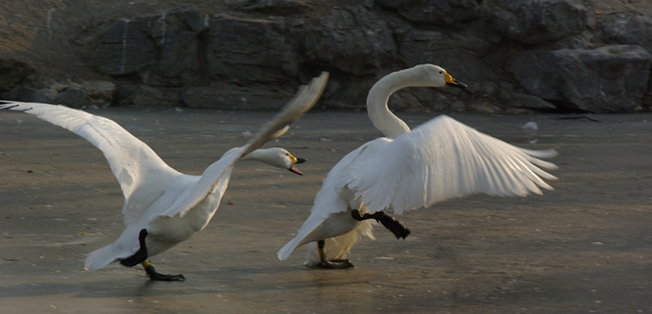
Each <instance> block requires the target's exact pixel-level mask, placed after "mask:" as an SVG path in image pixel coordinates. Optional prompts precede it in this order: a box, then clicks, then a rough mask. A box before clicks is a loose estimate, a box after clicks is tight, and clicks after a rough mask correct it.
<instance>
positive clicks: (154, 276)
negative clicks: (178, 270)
mask: <svg viewBox="0 0 652 314" xmlns="http://www.w3.org/2000/svg"><path fill="white" fill-rule="evenodd" d="M143 266H145V265H143ZM145 271H146V272H147V275H149V279H150V280H155V281H185V280H186V277H184V276H183V275H181V274H179V275H164V274H160V273H157V272H156V269H155V268H154V266H152V265H149V263H148V265H147V266H145Z"/></svg>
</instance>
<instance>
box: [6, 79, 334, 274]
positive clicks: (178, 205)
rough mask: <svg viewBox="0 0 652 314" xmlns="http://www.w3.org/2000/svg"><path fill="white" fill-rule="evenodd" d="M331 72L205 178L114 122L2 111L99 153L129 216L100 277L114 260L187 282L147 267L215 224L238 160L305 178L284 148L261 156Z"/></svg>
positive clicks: (41, 111) (66, 111) (41, 109)
mask: <svg viewBox="0 0 652 314" xmlns="http://www.w3.org/2000/svg"><path fill="white" fill-rule="evenodd" d="M327 81H328V73H325V72H324V73H322V75H321V76H319V77H318V78H315V79H313V80H312V81H311V83H310V84H309V85H308V86H302V87H300V89H299V91H298V92H297V95H296V96H295V97H294V98H293V99H292V100H290V102H289V103H288V104H287V105H286V106H285V107H284V108H283V109H282V110H281V112H279V113H278V114H277V115H276V116H275V117H274V118H273V119H272V120H271V121H269V122H268V123H267V124H265V125H264V126H263V127H262V128H261V131H260V132H259V133H258V134H257V135H256V136H255V137H254V138H253V139H252V140H251V141H250V142H249V143H248V144H247V145H245V146H242V147H236V148H232V149H230V150H229V151H227V152H226V153H224V155H222V157H221V158H220V159H219V160H218V161H216V162H215V163H213V164H211V165H210V166H208V168H206V170H204V173H203V174H202V175H201V176H194V175H187V174H183V173H180V172H178V171H176V170H174V169H172V168H171V167H170V166H168V165H167V164H166V163H165V162H163V160H162V159H161V158H160V157H159V156H158V155H156V153H154V151H153V150H152V149H151V148H150V147H149V146H147V144H145V143H143V142H142V141H140V140H139V139H137V138H136V137H134V136H133V135H131V134H130V133H129V132H127V131H126V130H125V129H123V128H122V127H121V126H119V125H118V124H117V123H115V122H114V121H112V120H109V119H106V118H103V117H99V116H95V115H92V114H90V113H87V112H84V111H81V110H76V109H70V108H67V107H64V106H55V105H49V104H39V103H21V102H11V101H1V102H0V109H9V110H18V111H23V112H25V113H28V114H32V115H35V116H37V117H38V118H41V119H43V120H46V121H48V122H50V123H53V124H56V125H58V126H61V127H63V128H65V129H68V130H70V131H72V132H74V133H76V134H77V135H80V136H82V137H83V138H85V139H86V140H88V141H89V142H91V143H92V144H93V145H95V146H96V147H97V148H99V149H100V150H101V151H102V152H103V153H104V156H105V157H106V159H107V161H108V162H109V166H110V168H111V171H112V172H113V174H114V175H115V177H116V178H117V179H118V183H119V184H120V187H121V189H122V193H123V194H124V197H125V202H124V206H123V208H122V213H123V214H124V223H125V225H126V226H127V227H126V228H125V230H124V231H123V232H122V234H121V235H120V237H119V238H118V240H116V241H115V242H114V243H112V244H110V245H108V246H105V247H103V248H100V249H98V250H95V251H93V252H91V253H90V254H89V255H88V257H87V258H86V262H85V268H86V269H88V270H96V269H99V268H102V267H104V266H106V265H108V264H110V263H112V262H114V261H120V263H121V264H123V265H125V266H127V267H132V266H135V265H137V264H142V265H143V267H144V268H145V271H146V272H147V274H148V275H149V277H150V279H152V280H162V281H182V280H185V278H184V277H183V275H163V274H159V273H157V272H156V271H155V269H154V267H153V266H152V265H151V264H150V263H149V261H148V260H147V259H148V258H149V257H152V256H154V255H157V254H159V253H162V252H164V251H166V250H168V249H170V248H171V247H173V246H175V245H177V244H179V243H181V242H183V241H185V240H187V239H188V238H190V237H191V236H192V235H193V234H195V233H197V232H199V231H201V230H202V229H203V228H204V227H206V225H207V224H208V222H209V221H210V220H211V218H212V217H213V215H214V214H215V211H216V210H217V208H218V206H219V205H220V200H221V199H222V195H224V191H226V188H227V185H228V184H229V179H230V177H231V170H232V169H233V167H234V165H235V164H236V162H238V161H239V160H246V159H251V160H258V161H262V162H264V163H267V164H269V165H271V166H274V167H279V168H283V169H288V170H290V171H292V172H294V173H297V174H301V172H300V171H299V170H298V169H296V168H295V167H294V166H293V165H294V164H297V163H301V162H303V161H305V160H303V159H298V158H296V157H294V156H292V155H291V154H290V153H289V152H288V151H286V150H285V149H282V148H278V147H274V148H268V149H259V148H260V147H261V146H262V145H263V144H265V143H266V142H267V141H269V140H272V139H274V138H276V137H279V136H281V135H282V134H283V133H285V131H287V129H288V128H289V123H291V122H293V121H296V120H297V119H299V118H300V117H301V116H303V114H304V113H306V112H307V111H308V110H309V109H310V108H311V107H312V106H313V105H314V104H315V103H316V102H317V100H318V99H319V97H320V96H321V93H322V92H323V90H324V87H325V86H326V83H327Z"/></svg>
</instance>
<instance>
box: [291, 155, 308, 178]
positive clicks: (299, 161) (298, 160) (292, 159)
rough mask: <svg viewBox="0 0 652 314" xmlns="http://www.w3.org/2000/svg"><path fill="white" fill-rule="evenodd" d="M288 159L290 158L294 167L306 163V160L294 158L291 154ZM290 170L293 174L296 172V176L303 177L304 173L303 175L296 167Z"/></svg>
mask: <svg viewBox="0 0 652 314" xmlns="http://www.w3.org/2000/svg"><path fill="white" fill-rule="evenodd" d="M288 157H290V161H291V162H292V164H293V165H296V164H302V163H304V162H306V160H305V159H303V158H297V157H294V156H292V154H290V155H289V156H288ZM288 170H289V171H291V172H294V173H296V174H298V175H300V176H302V175H303V173H301V171H299V169H297V168H296V167H294V166H290V168H288Z"/></svg>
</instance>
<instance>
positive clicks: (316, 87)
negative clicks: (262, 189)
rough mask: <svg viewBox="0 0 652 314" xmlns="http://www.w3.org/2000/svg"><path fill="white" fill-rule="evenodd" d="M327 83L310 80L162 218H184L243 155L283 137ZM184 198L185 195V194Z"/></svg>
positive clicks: (325, 79) (323, 77)
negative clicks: (251, 136)
mask: <svg viewBox="0 0 652 314" xmlns="http://www.w3.org/2000/svg"><path fill="white" fill-rule="evenodd" d="M326 83H328V73H327V72H322V74H321V75H320V76H319V77H316V78H313V79H312V80H311V81H310V83H309V84H308V86H301V87H299V90H298V91H297V94H296V95H295V96H294V98H292V99H291V100H290V101H289V102H288V103H287V104H286V105H285V106H284V107H283V109H282V110H281V111H280V112H279V113H278V114H276V115H275V116H274V118H272V120H270V121H269V122H267V123H266V124H265V125H264V126H263V127H262V128H261V130H260V131H259V132H258V133H257V134H256V136H255V137H254V138H253V139H252V140H251V141H249V144H247V145H245V146H242V147H240V148H237V149H232V150H230V151H228V152H227V153H225V154H224V156H222V158H220V160H218V161H217V162H215V163H213V164H212V165H210V166H209V167H208V168H206V170H204V173H203V174H202V177H201V179H200V180H199V182H197V184H196V185H195V186H194V187H192V188H191V189H188V190H189V194H188V196H187V197H180V198H178V200H177V202H175V203H174V204H172V206H170V207H169V208H168V209H167V210H165V211H164V212H163V213H162V214H161V215H162V216H176V215H179V216H181V217H183V216H184V215H185V214H186V213H187V212H188V211H189V210H190V209H192V208H193V207H195V206H196V205H197V204H198V203H199V202H201V200H203V199H204V198H205V197H206V195H208V194H209V193H210V192H212V191H213V190H214V189H215V188H216V186H217V185H218V184H219V182H220V180H221V179H222V176H224V174H225V173H228V171H229V170H230V169H232V168H233V166H234V165H235V164H236V163H237V162H238V161H239V160H240V159H242V158H243V157H244V156H246V155H247V154H249V153H251V152H252V151H254V150H256V149H258V148H260V147H262V146H263V145H264V144H265V143H266V142H267V141H270V140H272V139H275V138H277V137H279V136H281V135H283V134H284V133H285V132H286V131H287V130H288V125H289V124H290V123H292V122H294V121H296V120H298V119H299V118H301V117H302V116H303V115H304V114H305V113H306V112H308V110H310V108H312V106H314V105H315V103H317V100H319V97H321V94H322V92H323V91H324V88H326ZM184 196H185V195H184Z"/></svg>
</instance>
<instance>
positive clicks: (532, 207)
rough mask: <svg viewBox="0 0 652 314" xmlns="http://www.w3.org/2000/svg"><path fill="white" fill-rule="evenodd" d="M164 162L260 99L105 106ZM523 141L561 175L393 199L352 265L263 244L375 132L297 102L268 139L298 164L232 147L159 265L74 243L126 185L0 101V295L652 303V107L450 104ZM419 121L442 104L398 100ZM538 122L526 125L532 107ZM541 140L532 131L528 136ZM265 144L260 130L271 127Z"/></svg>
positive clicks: (183, 162) (12, 307) (406, 308)
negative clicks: (444, 198)
mask: <svg viewBox="0 0 652 314" xmlns="http://www.w3.org/2000/svg"><path fill="white" fill-rule="evenodd" d="M95 113H97V114H100V115H103V116H107V117H109V118H111V119H114V120H116V121H117V122H118V123H120V124H121V125H123V126H125V128H126V129H128V130H129V131H131V132H132V133H133V134H134V135H136V136H137V137H139V138H141V139H142V140H144V141H145V142H146V143H148V144H149V145H150V146H151V147H152V148H153V149H154V150H155V151H156V152H158V153H159V154H160V156H161V157H162V158H163V159H164V160H165V161H166V162H168V163H169V164H170V165H171V166H172V167H174V168H176V169H178V170H180V171H183V172H187V173H193V174H199V173H201V172H202V170H203V169H204V167H206V166H207V165H209V164H210V163H211V162H213V161H214V160H216V159H217V158H219V156H220V155H221V154H222V153H223V152H224V151H225V150H227V149H228V148H230V147H233V146H237V145H242V144H244V143H245V142H246V141H247V139H248V136H247V134H248V133H249V132H255V130H256V129H257V127H258V126H259V125H260V124H261V123H262V122H264V121H265V120H266V119H268V118H270V117H271V116H272V113H251V112H216V111H199V110H184V111H177V110H167V111H163V110H159V109H157V110H152V111H146V110H145V109H125V108H119V109H107V110H101V111H95ZM451 115H452V116H453V117H454V118H456V119H458V120H459V121H461V122H464V123H466V124H468V125H470V126H473V127H475V128H477V129H479V130H480V131H483V132H486V133H488V134H490V135H493V136H496V137H498V138H501V139H503V140H506V141H508V142H510V143H513V144H517V145H520V146H523V147H528V148H535V149H544V148H549V147H554V148H556V149H557V150H558V151H559V153H560V154H559V156H558V157H557V158H555V159H554V160H553V161H554V162H555V163H556V164H557V165H559V166H560V169H559V170H557V171H555V172H554V174H555V175H557V176H558V177H559V180H558V181H557V182H555V183H554V187H555V188H556V190H555V191H550V192H546V194H545V195H544V196H534V197H528V198H492V197H486V196H474V197H469V198H464V199H457V200H452V201H448V202H445V203H442V204H438V205H437V206H435V207H434V208H430V209H428V210H419V211H413V212H408V213H406V214H405V215H402V216H400V218H401V220H402V221H403V222H404V223H405V224H406V225H408V226H409V227H410V229H411V230H412V234H411V235H410V236H409V237H408V238H407V240H405V241H402V240H401V241H397V240H395V238H394V237H393V236H392V235H391V234H390V233H389V232H388V231H386V230H384V229H383V228H382V227H378V228H376V236H377V240H376V241H371V240H368V239H365V240H363V241H361V242H360V243H359V244H358V245H357V246H356V247H354V249H353V252H352V255H351V260H352V262H353V263H354V264H355V265H356V268H354V269H350V270H320V269H311V268H306V267H304V266H302V265H301V264H302V262H303V257H304V253H305V248H302V249H299V250H298V251H297V252H295V253H294V255H292V256H291V258H290V259H289V260H287V261H285V262H281V261H278V260H277V258H276V256H275V253H276V251H277V250H278V249H279V248H280V247H281V246H282V245H283V244H284V243H286V242H287V241H289V240H290V239H291V238H292V237H293V235H294V232H295V231H296V230H297V229H298V228H299V227H300V225H301V223H302V222H303V220H304V219H305V218H306V217H307V216H308V208H309V207H310V205H311V203H312V199H313V197H314V195H315V193H316V192H317V190H318V189H319V187H320V184H321V180H322V179H323V177H324V176H325V174H326V173H327V171H328V170H329V169H330V168H331V167H332V166H333V165H334V164H335V163H336V162H337V161H338V160H339V159H340V158H341V157H342V156H344V155H345V154H346V153H347V152H349V151H351V150H352V149H354V148H355V147H357V146H359V145H360V144H362V143H364V142H365V141H368V140H371V139H373V138H375V137H377V136H378V135H379V133H378V132H377V131H376V130H374V129H373V127H372V126H371V123H370V122H369V121H368V119H367V118H366V114H365V113H363V112H355V113H352V112H347V113H344V112H316V113H309V114H308V115H307V116H306V117H305V118H304V119H302V120H301V121H299V122H298V123H296V125H295V126H294V127H293V128H292V129H291V131H290V133H289V134H287V135H286V136H284V137H282V138H281V139H280V140H279V142H278V143H274V144H275V145H278V146H283V147H285V148H287V149H289V150H290V151H291V152H293V153H294V154H295V155H296V156H298V157H304V158H307V159H308V160H309V161H308V163H306V164H303V165H300V166H301V167H300V169H301V170H302V171H303V172H304V173H305V176H303V177H300V176H296V175H293V174H292V173H290V172H283V171H276V170H275V169H273V168H270V167H268V166H266V165H263V164H257V163H241V164H240V165H239V166H238V167H237V168H236V170H235V171H234V173H233V177H232V180H231V185H230V186H229V189H228V190H227V193H226V195H225V197H224V199H223V204H222V206H221V208H220V209H219V210H218V212H217V214H216V215H215V217H214V219H213V221H212V222H211V223H210V224H209V226H208V227H207V228H206V229H205V230H204V231H202V232H201V233H199V234H197V235H196V236H195V237H193V238H192V239H190V240H189V241H187V242H185V243H182V244H181V245H179V246H178V247H176V248H174V249H172V250H170V251H168V252H166V253H163V254H161V255H159V256H155V257H153V258H152V259H151V261H152V263H153V264H154V265H155V266H157V269H158V270H159V271H161V272H162V273H183V274H184V275H185V276H186V278H187V280H186V281H185V282H175V283H166V282H150V281H149V280H148V279H147V278H146V277H145V274H144V272H143V271H142V269H140V268H133V269H127V268H124V267H122V266H120V265H116V264H113V265H111V266H109V267H106V268H104V269H101V270H98V271H95V272H87V271H84V270H83V269H82V267H83V260H84V258H85V255H86V254H87V253H89V252H90V251H92V250H94V249H97V248H99V247H101V246H103V245H106V244H108V243H111V242H113V241H114V240H115V239H116V238H117V237H118V235H119V234H120V233H121V232H122V229H123V225H122V215H121V212H120V208H121V205H122V202H123V198H122V194H121V192H120V190H119V187H118V185H117V183H116V181H115V178H114V177H113V176H112V174H111V172H110V170H109V168H108V165H107V163H106V161H105V160H104V158H103V156H102V154H101V152H100V151H99V150H97V149H96V148H94V147H93V146H92V145H90V144H88V143H87V142H86V141H85V140H83V139H81V138H79V137H77V136H76V135H74V134H72V133H70V132H68V131H66V130H63V129H61V128H58V127H55V126H52V125H50V124H49V123H47V122H44V121H41V120H38V119H36V118H33V117H31V116H29V115H26V114H22V113H12V112H5V111H3V112H0V200H1V206H0V309H1V310H0V312H2V313H196V312H206V313H594V312H595V313H650V312H652V291H651V290H652V284H651V282H652V264H651V263H650V259H651V258H652V227H651V223H652V162H651V161H652V145H651V144H652V115H651V114H637V115H608V116H595V117H596V118H598V119H600V120H602V121H604V122H593V121H590V120H587V119H580V120H564V119H558V118H560V117H561V116H546V115H534V116H483V115H472V114H465V113H452V114H451ZM401 116H402V117H403V118H404V119H405V120H406V121H409V124H410V125H413V126H414V125H418V124H420V123H422V122H423V121H425V120H427V119H429V118H431V117H434V116H436V114H420V115H406V114H402V115H401ZM529 121H534V122H536V123H538V126H539V131H538V132H537V133H536V134H529V133H527V132H525V131H524V130H523V129H522V128H521V126H522V125H524V124H525V123H526V122H529ZM535 141H536V143H533V142H535ZM268 146H269V145H268Z"/></svg>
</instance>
